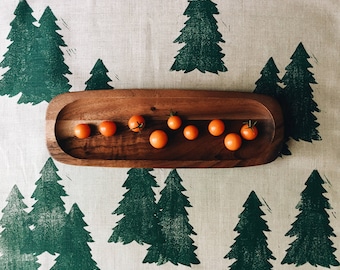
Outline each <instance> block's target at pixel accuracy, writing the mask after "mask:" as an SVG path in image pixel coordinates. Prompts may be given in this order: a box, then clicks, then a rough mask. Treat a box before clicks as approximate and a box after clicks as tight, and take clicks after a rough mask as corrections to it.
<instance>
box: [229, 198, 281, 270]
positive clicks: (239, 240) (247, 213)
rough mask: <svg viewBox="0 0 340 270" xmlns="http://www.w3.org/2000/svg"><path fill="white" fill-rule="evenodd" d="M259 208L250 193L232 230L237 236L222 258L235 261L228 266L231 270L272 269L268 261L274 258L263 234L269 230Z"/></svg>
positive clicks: (257, 202)
mask: <svg viewBox="0 0 340 270" xmlns="http://www.w3.org/2000/svg"><path fill="white" fill-rule="evenodd" d="M261 206H262V203H261V202H260V200H259V199H258V197H257V195H256V193H255V192H254V191H252V192H251V193H250V194H249V197H248V199H247V200H246V202H245V203H244V204H243V207H244V210H243V212H242V213H241V214H240V215H239V222H238V223H237V225H236V227H235V229H234V231H236V232H238V234H239V235H238V236H237V237H236V238H235V243H234V244H233V245H232V246H231V250H230V252H229V253H228V254H227V255H226V256H225V257H224V258H225V259H236V261H234V263H233V264H232V265H230V266H229V268H230V269H231V270H241V269H242V270H243V269H244V270H269V269H272V267H273V266H272V264H271V263H270V262H269V260H270V259H272V260H275V257H274V256H273V255H272V252H271V250H270V249H269V248H268V244H267V237H266V235H265V234H264V232H269V231H270V230H269V228H268V225H267V222H266V221H265V220H263V219H262V217H261V216H263V215H264V212H263V211H262V210H261V209H260V207H261Z"/></svg>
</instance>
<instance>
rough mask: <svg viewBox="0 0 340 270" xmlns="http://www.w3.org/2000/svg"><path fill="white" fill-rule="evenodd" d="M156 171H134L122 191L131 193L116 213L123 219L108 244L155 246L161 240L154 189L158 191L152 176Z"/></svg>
mask: <svg viewBox="0 0 340 270" xmlns="http://www.w3.org/2000/svg"><path fill="white" fill-rule="evenodd" d="M152 170H153V169H143V168H132V169H130V170H129V171H128V178H127V179H126V181H125V182H124V184H123V187H125V188H126V189H128V191H127V192H126V193H125V194H124V198H123V199H122V200H121V201H120V202H119V206H118V208H117V209H116V210H115V211H114V212H113V214H116V215H124V217H122V218H121V220H119V221H118V222H117V225H116V226H115V227H114V228H113V232H112V235H111V237H110V238H109V240H108V242H115V243H117V242H123V244H128V243H131V242H132V241H136V242H137V243H139V244H143V243H148V244H150V243H153V242H154V241H155V239H156V238H157V237H158V231H159V230H158V229H157V226H158V225H157V217H156V215H157V212H158V206H157V204H156V202H155V201H156V199H155V193H154V191H153V190H152V188H153V187H158V185H157V182H156V181H155V177H154V176H153V175H151V174H150V171H152Z"/></svg>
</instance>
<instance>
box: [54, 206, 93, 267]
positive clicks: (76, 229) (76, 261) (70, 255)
mask: <svg viewBox="0 0 340 270" xmlns="http://www.w3.org/2000/svg"><path fill="white" fill-rule="evenodd" d="M83 218H84V214H83V213H82V211H81V210H80V209H79V206H78V205H77V204H76V203H75V204H73V205H72V207H71V210H70V213H69V214H68V216H67V218H66V224H65V227H64V234H63V237H62V240H63V241H62V247H61V250H60V255H59V256H58V257H57V258H56V259H55V261H56V263H55V264H54V265H53V267H52V268H51V269H50V270H69V269H72V270H96V269H99V268H98V267H97V263H96V262H95V261H94V260H93V259H92V255H91V248H90V247H89V246H88V243H91V242H94V241H93V239H92V237H91V236H90V233H89V232H88V231H87V230H85V229H84V227H86V226H88V225H87V224H86V222H85V221H84V220H83Z"/></svg>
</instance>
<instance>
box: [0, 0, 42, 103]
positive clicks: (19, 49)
mask: <svg viewBox="0 0 340 270" xmlns="http://www.w3.org/2000/svg"><path fill="white" fill-rule="evenodd" d="M32 13H33V10H32V9H31V7H30V6H29V5H28V4H27V2H26V0H22V1H19V4H18V5H17V7H16V9H15V11H14V15H15V18H14V19H13V21H12V22H11V23H10V26H11V30H10V32H9V34H8V36H7V39H8V40H10V41H11V44H10V45H9V46H8V48H7V49H8V50H7V52H6V53H5V54H4V59H3V60H2V61H1V63H0V67H2V68H5V69H8V70H7V71H6V73H5V74H4V75H3V78H2V79H1V81H0V95H9V96H10V97H12V96H16V95H17V94H19V93H20V92H21V91H22V90H23V89H24V88H25V87H26V86H27V81H28V79H29V77H30V73H31V70H30V69H29V62H30V57H29V54H28V52H30V51H31V49H32V45H33V40H34V37H35V36H36V30H37V27H36V26H35V25H34V24H33V23H34V22H36V19H35V18H34V17H33V16H32Z"/></svg>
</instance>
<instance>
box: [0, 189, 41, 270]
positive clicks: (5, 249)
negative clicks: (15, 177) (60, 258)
mask: <svg viewBox="0 0 340 270" xmlns="http://www.w3.org/2000/svg"><path fill="white" fill-rule="evenodd" d="M23 199H24V197H23V196H22V194H21V192H20V191H19V189H18V187H17V186H16V185H14V187H13V188H12V190H11V192H10V194H9V196H8V198H7V200H6V201H7V205H6V207H5V208H4V209H3V210H2V213H3V216H2V218H1V220H0V225H1V227H2V228H3V230H2V231H1V233H0V253H1V256H0V269H8V270H18V269H25V270H37V269H38V268H39V266H40V264H39V263H38V262H37V261H38V259H37V257H36V256H35V255H33V254H29V249H28V248H29V247H30V246H31V245H32V241H31V240H32V238H31V230H30V228H29V225H30V224H29V221H28V213H27V212H26V211H25V209H26V208H27V206H26V204H25V203H24V202H23Z"/></svg>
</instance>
